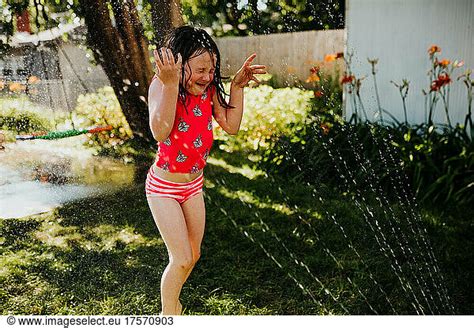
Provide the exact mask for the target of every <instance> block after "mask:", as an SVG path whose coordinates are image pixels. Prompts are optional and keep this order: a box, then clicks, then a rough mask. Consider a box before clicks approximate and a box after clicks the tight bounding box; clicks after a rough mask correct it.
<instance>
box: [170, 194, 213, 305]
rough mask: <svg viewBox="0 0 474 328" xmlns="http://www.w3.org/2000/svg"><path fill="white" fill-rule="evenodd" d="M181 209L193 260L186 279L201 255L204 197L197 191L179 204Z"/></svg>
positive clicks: (204, 214) (204, 222) (204, 209)
mask: <svg viewBox="0 0 474 328" xmlns="http://www.w3.org/2000/svg"><path fill="white" fill-rule="evenodd" d="M181 208H182V209H183V214H184V218H185V220H186V226H187V228H188V237H189V242H190V244H191V250H192V254H193V262H192V266H191V268H190V269H189V270H188V272H187V274H186V278H185V281H186V280H187V279H188V277H189V275H190V274H191V271H192V270H193V268H194V265H195V264H196V262H197V261H198V260H199V257H200V256H201V242H202V239H203V236H204V228H205V224H206V207H205V204H204V197H203V194H202V193H199V194H197V195H195V196H193V197H191V198H189V199H188V200H187V201H185V202H184V203H182V204H181ZM177 308H181V303H180V302H179V300H178V303H177Z"/></svg>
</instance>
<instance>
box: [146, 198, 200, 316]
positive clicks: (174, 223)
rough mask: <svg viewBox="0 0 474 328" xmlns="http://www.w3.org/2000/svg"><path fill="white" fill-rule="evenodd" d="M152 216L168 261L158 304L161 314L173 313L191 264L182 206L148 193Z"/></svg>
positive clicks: (191, 255)
mask: <svg viewBox="0 0 474 328" xmlns="http://www.w3.org/2000/svg"><path fill="white" fill-rule="evenodd" d="M147 200H148V205H149V206H150V209H151V212H152V214H153V218H154V220H155V223H156V225H157V226H158V229H159V231H160V234H161V237H162V238H163V241H164V242H165V244H166V248H167V249H168V255H169V260H170V262H169V264H168V266H167V267H166V269H165V271H164V272H163V276H162V277H161V304H162V311H163V312H162V314H163V315H175V314H180V313H178V309H177V308H176V306H177V304H178V299H179V294H180V292H181V288H182V287H183V284H184V282H185V281H186V277H187V275H188V272H189V270H190V269H191V268H192V266H193V252H192V248H191V246H190V240H189V237H188V229H187V227H186V220H185V218H184V214H183V210H182V209H181V206H180V205H179V203H178V202H177V201H176V200H174V199H170V198H159V197H148V198H147Z"/></svg>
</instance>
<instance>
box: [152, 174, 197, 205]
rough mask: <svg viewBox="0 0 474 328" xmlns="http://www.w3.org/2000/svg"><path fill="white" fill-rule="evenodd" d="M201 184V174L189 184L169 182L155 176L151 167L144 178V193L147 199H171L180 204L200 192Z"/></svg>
mask: <svg viewBox="0 0 474 328" xmlns="http://www.w3.org/2000/svg"><path fill="white" fill-rule="evenodd" d="M203 184H204V175H203V174H202V173H201V175H200V176H199V177H197V178H196V179H194V180H193V181H190V182H171V181H168V180H165V179H163V178H160V177H159V176H157V175H156V174H155V172H154V170H153V166H151V167H150V169H149V170H148V174H147V176H146V182H145V192H146V196H147V197H164V198H173V199H176V200H177V201H178V203H180V204H181V203H184V202H185V201H187V200H188V199H189V198H191V197H193V196H194V195H197V194H199V193H200V192H202V187H203Z"/></svg>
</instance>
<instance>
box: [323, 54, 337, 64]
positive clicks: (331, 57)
mask: <svg viewBox="0 0 474 328" xmlns="http://www.w3.org/2000/svg"><path fill="white" fill-rule="evenodd" d="M336 58H337V54H328V55H326V56H325V57H324V61H325V62H326V63H330V62H332V61H335V60H336Z"/></svg>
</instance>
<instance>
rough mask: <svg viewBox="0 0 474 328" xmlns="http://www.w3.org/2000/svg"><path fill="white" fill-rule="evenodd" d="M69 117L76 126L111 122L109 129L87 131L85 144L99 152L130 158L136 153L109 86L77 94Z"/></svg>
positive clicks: (128, 129) (128, 128) (129, 132)
mask: <svg viewBox="0 0 474 328" xmlns="http://www.w3.org/2000/svg"><path fill="white" fill-rule="evenodd" d="M71 119H72V120H73V122H74V125H75V127H76V128H88V127H92V126H106V125H111V126H112V130H111V131H103V132H100V133H95V134H89V135H88V140H87V142H86V143H85V145H86V146H88V147H93V148H94V149H96V151H97V154H98V155H108V156H113V157H121V158H123V159H125V160H127V161H131V160H132V157H133V156H135V155H137V154H138V151H137V150H135V149H134V147H133V146H132V144H133V141H132V137H133V133H132V130H131V129H130V126H129V125H128V122H127V120H126V119H125V116H124V115H123V112H122V109H121V108H120V104H119V102H118V100H117V97H116V96H115V94H114V91H113V89H112V88H111V87H104V88H101V89H99V90H98V92H97V93H89V94H86V95H80V96H79V98H78V100H77V106H76V109H75V111H74V112H73V114H72V117H71ZM66 123H67V120H66Z"/></svg>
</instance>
